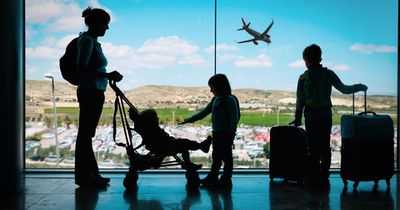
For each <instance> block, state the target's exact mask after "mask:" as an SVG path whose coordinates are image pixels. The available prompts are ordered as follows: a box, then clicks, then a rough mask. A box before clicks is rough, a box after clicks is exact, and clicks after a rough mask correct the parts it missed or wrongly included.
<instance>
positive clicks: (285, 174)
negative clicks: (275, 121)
mask: <svg viewBox="0 0 400 210" xmlns="http://www.w3.org/2000/svg"><path fill="white" fill-rule="evenodd" d="M270 142H271V145H270V149H271V153H270V162H269V172H270V175H269V176H270V180H271V181H273V179H274V178H284V179H286V180H293V181H298V182H299V183H302V182H304V181H306V179H307V176H308V155H309V154H308V144H307V137H306V132H305V131H304V129H303V128H300V127H294V126H275V127H272V128H271V133H270Z"/></svg>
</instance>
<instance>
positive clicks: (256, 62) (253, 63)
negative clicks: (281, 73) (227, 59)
mask: <svg viewBox="0 0 400 210" xmlns="http://www.w3.org/2000/svg"><path fill="white" fill-rule="evenodd" d="M234 64H235V66H236V67H239V68H269V67H272V61H271V58H269V57H268V56H267V55H266V54H260V55H258V56H257V57H255V58H250V59H245V58H243V59H240V60H238V61H235V62H234Z"/></svg>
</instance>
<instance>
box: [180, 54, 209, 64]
mask: <svg viewBox="0 0 400 210" xmlns="http://www.w3.org/2000/svg"><path fill="white" fill-rule="evenodd" d="M178 63H179V64H187V65H188V64H191V65H202V64H204V63H205V59H204V58H203V57H202V56H200V55H196V54H193V55H188V56H185V57H183V58H182V59H180V60H179V61H178Z"/></svg>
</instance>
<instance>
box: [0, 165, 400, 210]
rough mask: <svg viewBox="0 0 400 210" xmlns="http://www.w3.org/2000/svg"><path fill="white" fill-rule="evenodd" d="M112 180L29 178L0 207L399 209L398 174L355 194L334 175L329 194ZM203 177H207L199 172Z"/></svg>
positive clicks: (257, 181) (261, 179)
mask: <svg viewBox="0 0 400 210" xmlns="http://www.w3.org/2000/svg"><path fill="white" fill-rule="evenodd" d="M104 176H107V177H111V184H110V186H109V187H108V188H107V189H102V190H95V189H79V188H77V186H76V185H75V184H74V180H73V177H72V175H71V174H27V175H26V178H25V186H26V188H25V193H24V194H22V195H20V196H16V197H13V199H7V200H5V199H4V198H2V199H1V200H2V201H1V203H0V209H2V210H3V209H4V210H5V209H30V210H36V209H37V210H47V209H57V210H58V209H60V210H61V209H68V210H70V209H76V210H78V209H82V210H90V209H105V210H118V209H135V210H136V209H137V210H146V209H201V210H206V209H213V210H214V209H225V210H227V209H238V210H247V209H249V210H251V209H255V210H263V209H273V210H276V209H352V210H353V209H363V210H365V209H378V210H384V209H393V210H394V209H400V206H399V200H400V193H399V184H400V178H399V175H395V176H393V178H392V179H391V187H390V191H386V184H385V182H384V181H380V182H379V184H380V185H379V188H378V189H377V190H375V191H373V190H372V188H373V182H361V183H360V185H359V186H358V191H357V192H356V193H355V192H353V189H352V187H351V184H352V182H350V187H349V190H348V191H347V192H343V183H342V180H341V179H340V177H339V175H338V174H333V175H331V179H330V180H331V185H332V187H331V190H330V191H327V192H324V191H319V190H315V189H309V188H308V187H306V186H302V185H298V184H296V183H284V182H281V181H280V180H276V181H274V182H273V183H270V182H269V178H268V174H235V175H234V177H233V185H234V186H233V189H232V190H231V191H210V190H207V189H203V188H200V189H197V190H186V188H185V184H186V179H185V175H184V174H148V173H146V174H140V175H139V180H138V190H137V191H136V192H128V191H125V188H124V187H123V185H122V181H123V178H124V174H104ZM200 176H201V177H204V176H205V174H201V175H200Z"/></svg>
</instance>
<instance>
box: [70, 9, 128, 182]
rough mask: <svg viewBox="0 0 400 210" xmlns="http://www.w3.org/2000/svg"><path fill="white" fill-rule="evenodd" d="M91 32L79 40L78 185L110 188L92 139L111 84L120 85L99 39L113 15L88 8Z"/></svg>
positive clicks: (118, 75) (117, 75) (87, 16)
mask: <svg viewBox="0 0 400 210" xmlns="http://www.w3.org/2000/svg"><path fill="white" fill-rule="evenodd" d="M82 17H84V18H85V24H86V25H87V26H88V31H86V32H83V33H81V34H80V36H79V40H78V43H77V48H78V55H77V60H76V65H77V67H78V70H79V71H80V72H81V80H80V84H79V86H78V89H77V97H78V102H79V129H78V136H77V139H76V148H75V183H76V184H77V185H79V186H80V187H106V186H107V184H108V182H109V181H110V179H109V178H103V177H102V176H100V173H99V168H98V166H97V162H96V158H95V156H94V152H93V148H92V137H94V135H95V133H96V127H97V124H98V122H99V119H100V115H101V112H102V110H103V103H104V91H105V90H106V88H107V83H108V80H115V81H120V80H121V79H122V75H121V74H120V73H118V72H117V71H113V72H111V73H107V72H106V66H107V59H106V57H105V56H104V54H103V51H102V49H101V45H100V43H98V42H97V38H98V37H99V36H100V37H101V36H104V34H105V32H106V30H107V29H108V24H109V22H110V19H111V18H110V15H109V14H108V13H107V12H106V11H104V10H103V9H98V8H93V9H92V8H90V7H88V8H87V9H85V10H84V11H83V12H82Z"/></svg>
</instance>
